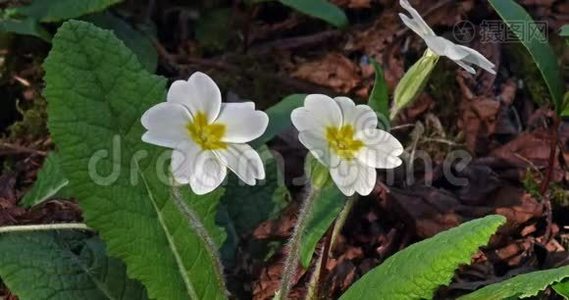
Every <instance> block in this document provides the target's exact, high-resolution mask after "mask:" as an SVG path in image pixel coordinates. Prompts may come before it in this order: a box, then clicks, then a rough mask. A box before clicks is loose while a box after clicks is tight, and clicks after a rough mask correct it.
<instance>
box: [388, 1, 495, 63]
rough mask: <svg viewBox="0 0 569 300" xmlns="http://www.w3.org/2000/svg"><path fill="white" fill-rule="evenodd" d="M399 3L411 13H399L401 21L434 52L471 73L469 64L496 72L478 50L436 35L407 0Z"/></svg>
mask: <svg viewBox="0 0 569 300" xmlns="http://www.w3.org/2000/svg"><path fill="white" fill-rule="evenodd" d="M399 4H401V7H403V8H404V9H406V10H407V12H409V14H410V15H411V18H409V17H408V16H406V15H405V14H399V17H401V20H402V21H403V23H405V25H406V26H407V27H409V28H410V29H411V30H413V31H414V32H415V33H416V34H418V35H419V36H420V37H421V38H422V39H423V40H424V41H425V43H427V46H428V47H429V49H430V50H431V51H433V52H434V53H435V54H437V55H438V56H446V57H448V58H450V59H452V60H453V61H454V62H455V63H457V64H458V65H459V66H461V67H462V68H464V69H465V70H466V71H468V72H469V73H472V74H476V71H475V70H474V68H472V67H471V65H476V66H479V67H480V68H482V69H484V70H486V71H488V72H490V73H491V74H496V71H494V67H495V65H494V64H493V63H492V62H491V61H489V60H488V59H487V58H486V57H484V56H483V55H482V54H480V53H479V52H478V51H476V50H474V49H471V48H468V47H466V46H462V45H457V44H455V43H453V42H451V41H449V40H447V39H445V38H444V37H441V36H438V35H436V34H435V32H434V31H433V30H432V29H431V27H429V25H427V22H425V20H423V18H422V17H421V15H420V14H419V13H418V12H417V10H415V9H414V8H413V7H412V6H411V4H409V1H408V0H399Z"/></svg>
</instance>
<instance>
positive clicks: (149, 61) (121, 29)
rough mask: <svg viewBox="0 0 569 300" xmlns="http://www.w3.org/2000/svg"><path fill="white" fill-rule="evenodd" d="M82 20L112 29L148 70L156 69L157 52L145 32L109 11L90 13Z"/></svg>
mask: <svg viewBox="0 0 569 300" xmlns="http://www.w3.org/2000/svg"><path fill="white" fill-rule="evenodd" d="M84 20H85V21H88V22H91V23H93V24H95V25H97V27H100V28H104V29H110V30H112V31H113V33H114V34H115V35H116V36H117V37H118V38H119V39H121V40H122V41H123V42H124V43H125V45H126V46H127V47H128V48H130V50H132V52H134V53H135V54H136V56H137V57H138V60H140V62H141V63H142V64H143V65H144V66H145V67H146V69H147V70H148V71H150V72H152V73H153V72H154V71H155V70H156V66H157V65H158V53H156V48H155V47H154V45H153V44H152V40H151V39H150V38H149V37H148V35H147V34H145V33H144V32H141V31H140V30H137V29H136V28H133V27H132V26H131V25H130V24H129V23H127V22H126V21H124V20H123V19H121V18H119V17H115V16H114V15H112V14H110V13H101V14H94V15H90V16H87V17H85V18H84Z"/></svg>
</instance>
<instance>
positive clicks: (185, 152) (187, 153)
mask: <svg viewBox="0 0 569 300" xmlns="http://www.w3.org/2000/svg"><path fill="white" fill-rule="evenodd" d="M199 152H200V148H199V147H198V145H196V144H195V143H194V142H193V141H192V140H188V142H186V143H184V144H183V145H181V146H180V147H179V148H177V149H174V151H172V159H171V161H170V171H171V172H172V176H173V177H174V180H175V181H176V183H179V184H188V183H190V178H191V177H192V174H193V161H194V159H195V158H196V157H197V155H198V153H199Z"/></svg>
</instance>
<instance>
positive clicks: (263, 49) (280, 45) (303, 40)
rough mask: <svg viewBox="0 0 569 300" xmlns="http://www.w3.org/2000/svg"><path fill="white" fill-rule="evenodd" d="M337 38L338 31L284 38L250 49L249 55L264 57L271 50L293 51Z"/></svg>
mask: <svg viewBox="0 0 569 300" xmlns="http://www.w3.org/2000/svg"><path fill="white" fill-rule="evenodd" d="M339 36H341V32H340V31H339V30H327V31H322V32H319V33H316V34H311V35H306V36H300V37H292V38H285V39H280V40H276V41H272V42H268V43H265V44H261V45H258V46H255V47H252V48H251V51H250V53H252V54H255V55H266V54H269V53H271V51H272V50H273V49H278V50H293V49H297V48H301V47H307V46H311V45H316V44H320V43H322V42H325V41H327V40H329V39H332V38H336V37H339Z"/></svg>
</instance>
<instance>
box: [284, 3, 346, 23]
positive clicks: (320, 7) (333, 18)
mask: <svg viewBox="0 0 569 300" xmlns="http://www.w3.org/2000/svg"><path fill="white" fill-rule="evenodd" d="M279 1H280V2H281V3H282V4H284V5H286V6H290V7H292V8H294V9H296V10H298V11H300V12H302V13H303V14H306V15H309V16H311V17H315V18H318V19H321V20H324V21H326V22H328V23H330V24H332V25H334V26H336V27H340V28H342V27H346V26H348V17H346V14H345V13H344V11H343V10H342V9H340V8H339V7H337V6H336V5H334V4H332V3H330V2H328V1H326V0H279Z"/></svg>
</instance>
